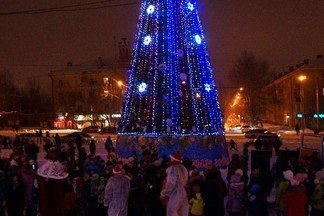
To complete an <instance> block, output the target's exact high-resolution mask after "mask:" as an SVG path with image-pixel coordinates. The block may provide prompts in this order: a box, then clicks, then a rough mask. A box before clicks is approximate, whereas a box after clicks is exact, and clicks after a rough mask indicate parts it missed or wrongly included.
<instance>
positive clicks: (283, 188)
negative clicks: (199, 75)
mask: <svg viewBox="0 0 324 216" xmlns="http://www.w3.org/2000/svg"><path fill="white" fill-rule="evenodd" d="M89 145H90V146H89V147H90V151H89V152H87V150H86V149H88V148H85V146H84V142H83V140H82V137H77V138H76V139H73V140H70V141H68V142H67V143H66V144H64V143H63V142H62V140H61V138H60V136H59V135H56V136H55V139H54V142H53V143H51V141H50V140H49V139H48V140H47V141H46V142H45V144H44V145H43V146H38V145H36V144H35V142H33V141H29V140H28V139H27V138H24V139H20V138H19V137H18V136H17V137H16V139H15V140H14V141H13V142H12V154H11V156H10V157H9V158H1V160H0V202H1V203H2V205H0V216H1V215H5V214H7V215H9V216H20V215H27V216H36V215H39V214H40V215H42V216H43V215H45V216H51V215H64V216H68V215H70V216H79V215H80V216H91V215H96V216H107V215H108V216H126V215H129V216H133V215H134V216H135V215H136V216H159V215H161V216H164V215H167V216H188V215H191V216H198V215H205V216H221V215H226V214H228V215H230V216H243V215H249V216H260V215H264V216H266V215H269V210H270V209H274V210H276V213H277V215H287V216H299V215H301V216H305V215H308V212H311V215H312V216H317V215H324V170H321V167H318V166H317V167H316V166H313V168H312V169H305V168H304V167H302V166H301V165H300V164H298V161H297V162H296V160H291V162H289V163H288V164H287V166H286V167H284V168H283V169H281V170H283V171H284V172H282V171H278V169H276V167H274V168H273V169H271V170H270V169H269V170H267V169H264V168H263V167H259V166H258V165H257V164H254V166H253V169H252V170H251V171H250V172H249V161H250V160H249V157H250V155H249V149H248V148H249V147H248V146H245V147H244V149H243V154H242V155H239V154H234V153H233V154H232V158H231V161H230V164H229V166H228V169H227V177H226V179H223V178H222V172H224V171H222V172H221V170H219V169H218V168H217V167H215V166H213V164H207V165H206V167H205V169H204V170H201V169H197V167H195V166H194V165H193V162H192V161H191V160H190V159H189V158H183V157H182V155H181V153H180V152H174V153H172V154H171V155H165V156H162V157H158V155H157V153H156V152H154V151H152V150H151V149H149V148H147V147H145V146H142V152H141V153H140V154H138V153H137V152H132V155H130V156H129V158H127V159H124V160H119V159H118V156H117V155H116V154H115V151H114V145H113V142H112V140H111V139H110V138H108V139H107V140H106V143H105V149H106V150H107V158H101V157H100V156H97V155H96V143H95V142H94V141H93V142H90V144H89ZM39 148H43V149H44V151H46V152H47V155H46V159H47V160H48V162H46V164H44V165H42V166H40V167H39V168H38V164H37V161H38V158H37V154H38V152H39V151H40V149H39ZM314 167H316V168H314ZM273 188H276V200H275V203H269V201H268V199H267V198H268V197H269V196H270V193H271V191H272V189H273Z"/></svg>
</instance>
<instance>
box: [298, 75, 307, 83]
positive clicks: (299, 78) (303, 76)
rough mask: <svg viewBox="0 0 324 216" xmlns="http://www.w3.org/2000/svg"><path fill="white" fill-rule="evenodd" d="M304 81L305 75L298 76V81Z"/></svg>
mask: <svg viewBox="0 0 324 216" xmlns="http://www.w3.org/2000/svg"><path fill="white" fill-rule="evenodd" d="M306 79H307V76H305V75H300V76H298V80H299V81H301V82H303V81H304V80H306Z"/></svg>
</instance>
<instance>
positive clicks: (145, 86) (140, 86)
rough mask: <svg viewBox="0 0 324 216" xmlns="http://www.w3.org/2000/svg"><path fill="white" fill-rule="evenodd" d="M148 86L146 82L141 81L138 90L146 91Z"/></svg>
mask: <svg viewBox="0 0 324 216" xmlns="http://www.w3.org/2000/svg"><path fill="white" fill-rule="evenodd" d="M146 88H147V84H146V83H141V84H140V85H139V86H138V91H139V92H140V93H142V92H145V91H146Z"/></svg>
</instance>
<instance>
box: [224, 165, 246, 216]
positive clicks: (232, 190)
mask: <svg viewBox="0 0 324 216" xmlns="http://www.w3.org/2000/svg"><path fill="white" fill-rule="evenodd" d="M242 176H243V170H241V169H237V170H236V171H235V174H234V175H232V176H231V180H230V183H229V185H228V199H227V203H226V208H227V211H228V215H229V216H240V215H242V198H243V191H244V182H243V181H242Z"/></svg>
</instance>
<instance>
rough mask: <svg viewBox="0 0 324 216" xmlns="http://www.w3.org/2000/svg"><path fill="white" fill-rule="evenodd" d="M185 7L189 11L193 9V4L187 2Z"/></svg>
mask: <svg viewBox="0 0 324 216" xmlns="http://www.w3.org/2000/svg"><path fill="white" fill-rule="evenodd" d="M187 7H188V9H189V10H190V11H193V10H194V9H195V7H194V5H193V4H192V3H191V2H188V5H187Z"/></svg>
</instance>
